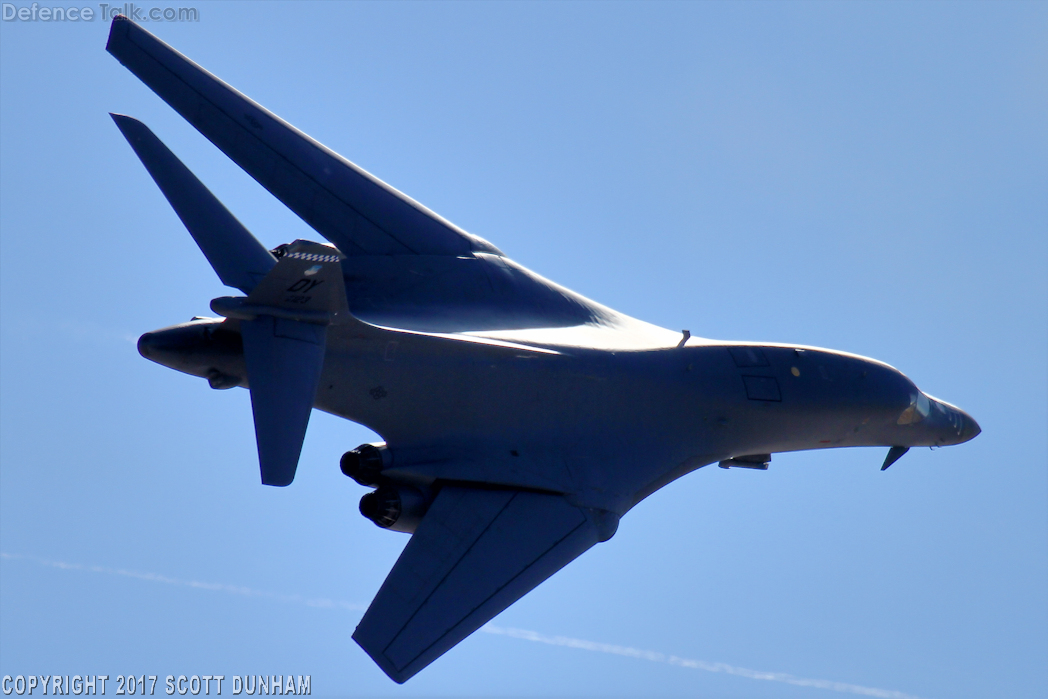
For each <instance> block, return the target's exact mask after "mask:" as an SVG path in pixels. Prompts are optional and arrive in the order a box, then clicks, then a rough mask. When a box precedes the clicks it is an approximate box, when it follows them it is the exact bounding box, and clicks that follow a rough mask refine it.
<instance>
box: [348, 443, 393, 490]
mask: <svg viewBox="0 0 1048 699" xmlns="http://www.w3.org/2000/svg"><path fill="white" fill-rule="evenodd" d="M392 463H393V454H391V453H390V451H389V448H388V447H387V446H386V445H385V444H384V443H379V444H361V445H360V446H359V447H357V448H356V449H354V450H353V451H347V452H346V453H345V454H343V455H342V459H341V461H339V468H341V469H342V473H344V474H345V475H347V476H349V477H350V478H352V479H353V480H355V481H356V482H357V483H359V484H360V485H364V486H372V487H373V486H376V485H378V484H379V474H380V473H382V469H384V468H388V467H389V466H390V465H392Z"/></svg>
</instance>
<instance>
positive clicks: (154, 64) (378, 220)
mask: <svg viewBox="0 0 1048 699" xmlns="http://www.w3.org/2000/svg"><path fill="white" fill-rule="evenodd" d="M106 50H107V51H109V53H111V54H112V55H113V56H114V57H115V58H116V59H117V60H118V61H120V62H121V63H122V64H123V65H124V66H125V67H127V68H128V70H130V71H131V72H132V73H134V74H135V75H136V76H137V77H138V78H139V79H140V80H141V81H142V82H144V83H145V84H146V85H147V86H149V88H150V89H152V90H153V92H155V93H156V94H157V95H159V96H160V98H161V99H162V100H164V101H165V102H167V103H168V104H169V105H170V106H171V107H172V108H173V109H174V110H175V111H176V112H178V113H179V114H180V115H182V117H183V118H185V119H186V121H188V122H189V123H190V124H192V125H193V126H194V127H196V129H197V130H198V131H199V132H200V133H201V134H203V135H204V136H205V137H206V138H207V139H208V140H209V141H211V142H212V143H213V144H215V145H216V146H217V147H218V148H219V149H220V150H221V151H222V152H223V153H225V154H226V155H227V156H228V157H229V158H230V159H231V160H233V161H234V162H235V163H236V164H237V165H239V166H240V167H241V168H243V169H244V171H245V172H247V173H248V174H249V175H251V176H252V177H253V178H255V180H256V181H258V183H259V184H261V185H262V186H263V187H265V188H266V189H267V190H269V192H270V193H271V194H273V196H275V197H276V198H277V199H279V200H280V201H281V202H283V203H284V205H286V206H287V207H288V208H289V209H291V210H292V211H294V212H295V213H296V214H297V215H298V216H299V217H301V218H302V219H303V220H304V221H305V222H306V223H308V224H309V225H310V226H312V227H313V228H314V229H315V230H316V231H317V232H318V233H320V234H321V235H322V236H324V237H325V238H327V239H328V240H329V241H331V242H332V243H334V244H335V245H336V246H337V247H338V248H339V250H341V251H342V252H343V253H344V254H346V255H410V254H419V255H452V256H457V255H469V254H471V253H473V252H487V253H494V254H498V255H501V254H502V253H501V252H500V251H499V250H498V248H496V247H495V246H493V245H492V244H491V243H489V242H487V241H486V240H483V239H482V238H479V237H477V236H474V235H472V234H470V233H467V232H466V231H464V230H462V229H461V228H459V227H458V226H456V225H454V224H453V223H451V222H449V221H447V220H445V219H443V218H441V217H440V216H438V215H437V214H435V213H434V212H432V211H430V210H429V209H427V208H426V207H424V206H422V205H421V204H419V203H418V202H416V201H414V200H413V199H411V198H410V197H408V196H406V195H405V194H402V193H401V192H398V191H397V190H396V189H394V188H392V187H390V186H389V185H387V184H386V183H384V182H382V181H381V180H379V179H378V178H376V177H374V176H372V175H371V174H369V173H367V172H365V171H364V170H362V169H361V168H359V167H357V166H356V165H354V164H353V163H351V162H349V161H348V160H346V159H345V158H343V157H342V156H340V155H338V154H337V153H335V152H334V151H332V150H329V149H328V148H326V147H325V146H323V145H322V144H320V143H318V142H317V141H314V140H313V139H311V138H310V137H309V136H307V135H306V134H304V133H302V132H301V131H299V130H298V129H296V128H295V127H293V126H291V125H290V124H288V123H287V122H285V121H283V120H282V119H280V118H279V117H277V116H276V115H275V114H273V113H271V112H269V111H268V110H266V109H265V108H264V107H262V106H261V105H259V104H257V103H255V102H254V101H252V100H250V99H248V98H247V97H245V96H244V95H242V94H241V93H239V92H237V91H236V90H235V89H233V88H232V87H230V86H229V85H227V84H226V83H224V82H222V81H221V80H219V79H218V78H216V77H215V76H214V75H212V74H211V73H209V72H207V71H206V70H204V69H203V68H201V67H200V66H198V65H197V64H196V63H193V62H192V61H190V60H189V59H188V58H186V57H185V56H183V55H182V54H181V53H179V52H178V51H175V50H174V49H173V48H171V47H170V46H168V45H167V44H165V43H164V42H163V41H161V40H160V39H158V38H156V37H155V36H153V35H152V34H150V33H149V32H147V31H146V30H144V29H142V28H141V27H139V26H138V25H136V24H135V23H134V22H131V21H130V20H129V19H127V18H126V17H123V16H118V17H116V18H115V19H114V20H113V24H112V27H111V29H110V32H109V42H108V43H107V44H106Z"/></svg>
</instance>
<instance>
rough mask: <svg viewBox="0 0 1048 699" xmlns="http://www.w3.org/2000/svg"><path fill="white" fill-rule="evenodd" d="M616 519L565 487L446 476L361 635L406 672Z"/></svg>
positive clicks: (381, 657)
mask: <svg viewBox="0 0 1048 699" xmlns="http://www.w3.org/2000/svg"><path fill="white" fill-rule="evenodd" d="M617 522H618V520H617V518H615V516H614V515H611V514H609V513H604V512H600V511H594V510H584V509H580V508H578V507H575V506H574V505H571V504H570V503H569V502H568V501H567V500H566V499H565V498H564V497H562V496H559V495H549V494H541V493H533V492H522V491H516V490H493V489H480V488H462V487H455V486H446V487H444V488H443V489H442V490H441V491H440V493H439V494H438V495H437V497H436V499H435V500H434V502H433V505H432V506H431V507H430V509H429V511H428V512H427V513H426V515H425V517H424V518H423V520H422V522H421V523H420V524H419V526H418V529H417V530H416V531H415V533H414V535H413V536H412V537H411V540H410V541H409V542H408V545H407V546H406V547H405V548H404V551H403V553H402V554H401V555H400V559H399V560H398V561H397V563H396V565H395V566H394V567H393V570H392V571H391V572H390V574H389V576H388V577H387V578H386V581H385V582H384V583H383V584H382V587H381V589H379V592H378V594H377V595H376V596H375V599H374V601H372V603H371V606H370V607H369V608H368V611H367V613H366V614H365V615H364V618H363V619H362V620H361V622H360V624H359V625H358V626H357V629H356V631H355V632H354V633H353V639H354V640H355V641H356V642H357V643H359V644H360V646H361V647H362V648H363V649H364V650H365V651H367V653H368V655H370V656H371V657H372V658H373V659H374V660H375V662H376V663H378V665H379V666H380V667H381V668H382V669H383V671H385V673H386V674H387V675H389V676H390V677H391V678H392V679H394V680H395V681H397V682H405V681H407V680H408V679H410V678H411V677H412V676H413V675H415V674H416V673H417V672H419V671H420V670H422V669H423V668H424V667H426V666H427V665H429V664H430V663H431V662H433V661H434V660H436V659H437V658H439V657H440V656H441V655H443V654H444V653H445V652H446V651H448V650H449V649H450V648H452V647H453V646H454V645H455V644H457V643H458V642H459V641H461V640H462V639H464V638H465V637H466V636H468V635H470V634H471V633H473V632H474V631H476V630H477V629H478V628H480V627H481V626H483V625H484V624H485V623H486V622H487V621H488V620H490V619H491V618H492V617H494V616H495V615H496V614H498V613H499V612H501V611H502V610H503V609H505V608H506V607H508V606H509V605H511V604H513V602H515V601H516V600H518V599H520V598H521V597H523V596H524V595H525V594H527V593H528V592H529V591H530V590H532V589H534V588H535V587H536V586H537V585H538V584H539V583H541V582H542V581H543V580H545V579H546V578H548V577H549V576H551V575H553V573H555V572H557V571H558V570H560V569H561V568H563V567H564V566H565V565H567V564H568V563H570V562H571V561H572V560H574V559H575V558H577V557H578V556H579V555H581V554H582V553H583V552H585V551H586V550H587V549H589V548H590V547H591V546H593V545H594V544H596V543H597V542H599V541H605V540H607V539H608V538H610V537H611V535H612V534H613V533H614V530H615V526H616V525H617Z"/></svg>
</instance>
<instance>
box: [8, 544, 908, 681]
mask: <svg viewBox="0 0 1048 699" xmlns="http://www.w3.org/2000/svg"><path fill="white" fill-rule="evenodd" d="M0 559H5V560H15V559H18V560H25V561H32V562H34V563H37V564H39V565H42V566H48V567H51V568H59V569H62V570H78V571H84V572H88V573H105V574H106V575H120V576H123V577H125V578H134V579H136V580H145V581H147V582H157V583H163V584H165V585H176V586H178V587H192V588H195V589H197V590H211V591H213V592H226V593H229V594H232V595H241V596H243V597H257V598H261V599H269V600H274V601H277V602H290V603H292V604H304V605H306V606H309V607H317V608H321V609H342V610H346V611H353V612H362V611H364V610H365V609H367V606H365V605H363V604H354V603H352V602H343V601H341V600H332V599H326V598H323V597H303V596H302V595H281V594H277V593H274V592H265V591H262V590H255V589H252V588H250V587H243V586H240V585H226V584H223V583H209V582H200V581H198V580H180V579H178V578H169V577H167V576H165V575H159V574H157V573H140V572H137V571H133V570H124V569H123V568H106V567H104V566H93V565H92V566H89V565H81V564H79V563H65V562H63V561H51V560H48V559H46V558H39V557H37V556H25V555H21V554H15V553H5V552H0ZM480 630H481V631H483V632H484V633H490V634H495V635H498V636H508V637H510V638H518V639H521V640H524V641H533V642H535V643H545V644H547V645H551V646H561V647H564V648H577V649H579V650H588V651H593V652H595V653H607V654H609V655H618V656H623V657H627V658H637V659H638V660H648V661H650V662H654V663H665V664H667V665H676V666H677V667H685V668H689V669H692V670H705V671H706V672H723V673H725V674H728V675H735V676H737V677H746V678H748V679H751V680H764V681H768V682H782V683H784V684H792V685H794V686H797V687H812V688H814V689H827V690H830V691H832V692H843V693H845V694H859V695H862V696H867V697H877V699H920V698H919V697H915V696H914V695H912V694H904V693H903V692H898V691H895V690H893V689H878V688H876V687H863V686H862V685H857V684H848V683H846V682H834V681H833V680H814V679H808V678H804V677H795V676H793V675H788V674H786V673H783V672H764V671H761V670H750V669H748V668H744V667H737V666H735V665H727V664H726V663H712V662H708V661H705V660H692V659H689V658H681V657H679V656H676V655H666V654H665V653H659V652H658V651H652V650H642V649H640V648H630V647H629V646H616V645H613V644H610V643H597V642H596V641H586V640H583V639H581V638H569V637H567V636H546V635H545V634H541V633H539V632H537V631H528V630H526V629H515V628H509V627H503V626H494V625H492V624H486V625H484V626H482V627H480Z"/></svg>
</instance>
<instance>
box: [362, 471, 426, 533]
mask: <svg viewBox="0 0 1048 699" xmlns="http://www.w3.org/2000/svg"><path fill="white" fill-rule="evenodd" d="M429 502H430V499H429V498H428V497H426V495H425V494H423V493H422V491H420V490H419V489H417V488H413V487H411V486H410V485H403V484H399V483H398V484H386V485H383V486H382V487H380V488H378V489H377V490H373V491H371V492H370V493H368V494H367V495H365V496H364V497H362V498H360V514H362V515H364V516H365V517H367V518H368V519H370V520H371V521H372V522H374V523H375V524H376V525H377V526H379V527H382V528H383V529H392V530H393V531H397V532H407V533H409V534H410V533H412V532H414V531H415V527H417V526H418V523H419V522H421V521H422V517H423V515H425V514H426V510H428V509H429Z"/></svg>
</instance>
